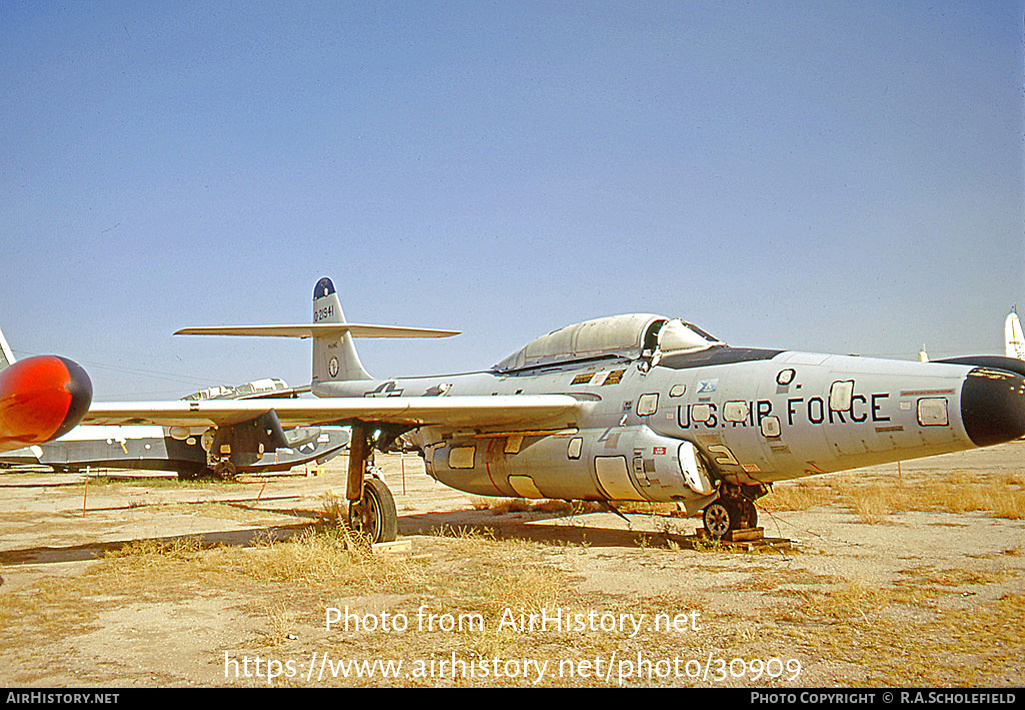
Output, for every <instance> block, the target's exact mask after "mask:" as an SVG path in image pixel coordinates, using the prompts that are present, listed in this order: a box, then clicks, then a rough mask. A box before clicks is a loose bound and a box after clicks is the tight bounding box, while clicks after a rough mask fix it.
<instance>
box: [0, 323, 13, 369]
mask: <svg viewBox="0 0 1025 710" xmlns="http://www.w3.org/2000/svg"><path fill="white" fill-rule="evenodd" d="M13 364H14V353H12V352H11V346H10V345H8V344H7V341H6V340H5V339H4V334H3V331H0V370H2V369H4V368H5V367H7V366H8V365H13Z"/></svg>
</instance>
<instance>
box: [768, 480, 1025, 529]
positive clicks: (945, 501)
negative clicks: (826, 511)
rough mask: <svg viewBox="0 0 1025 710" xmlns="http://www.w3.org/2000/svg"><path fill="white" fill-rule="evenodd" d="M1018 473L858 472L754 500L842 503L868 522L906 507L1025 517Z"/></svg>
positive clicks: (1024, 490)
mask: <svg viewBox="0 0 1025 710" xmlns="http://www.w3.org/2000/svg"><path fill="white" fill-rule="evenodd" d="M1022 480H1023V476H1022V475H1021V474H995V475H985V474H979V475H968V474H963V473H955V474H949V475H947V476H944V477H942V478H932V477H917V478H914V479H906V480H900V479H891V480H888V481H887V480H879V479H878V477H877V478H876V479H875V480H867V479H861V478H859V477H858V475H857V474H856V473H853V474H852V473H847V474H841V475H834V476H823V477H821V478H817V479H811V480H807V481H796V482H784V483H779V484H777V485H776V486H775V487H774V489H773V491H772V492H771V493H770V494H769V495H767V496H765V497H764V498H762V499H760V500H759V501H758V505H759V507H760V508H762V509H764V510H768V511H784V510H807V509H809V508H812V507H814V506H816V505H841V506H843V507H846V508H849V509H851V510H852V511H854V513H855V514H856V515H857V516H858V518H859V520H861V521H862V522H866V523H876V522H879V521H881V520H883V519H884V518H885V517H886V516H887V515H891V514H893V513H902V512H908V511H913V510H915V511H942V512H948V513H970V512H986V513H989V514H990V515H992V516H993V517H996V518H1006V519H1009V520H1022V519H1023V518H1025V485H1023V483H1022Z"/></svg>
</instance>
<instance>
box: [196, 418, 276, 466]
mask: <svg viewBox="0 0 1025 710" xmlns="http://www.w3.org/2000/svg"><path fill="white" fill-rule="evenodd" d="M202 444H203V448H204V449H206V452H207V462H208V464H210V465H211V466H212V467H214V466H215V465H216V464H220V463H224V462H230V464H231V465H232V466H248V465H251V464H253V463H256V462H257V461H259V460H260V459H261V458H263V455H264V453H266V452H270V451H274V450H275V449H278V448H288V446H289V443H288V439H287V438H286V437H285V432H284V430H283V429H282V428H281V422H279V421H278V415H277V414H275V413H274V412H273V411H270V412H267V413H266V414H263V415H261V416H259V417H257V418H256V419H251V420H249V421H247V422H240V423H239V424H232V425H230V426H221V427H217V428H216V429H208V430H207V431H206V432H205V433H204V434H203V438H202Z"/></svg>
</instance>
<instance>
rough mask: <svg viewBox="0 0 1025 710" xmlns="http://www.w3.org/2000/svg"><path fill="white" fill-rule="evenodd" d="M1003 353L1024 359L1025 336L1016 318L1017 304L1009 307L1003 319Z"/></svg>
mask: <svg viewBox="0 0 1025 710" xmlns="http://www.w3.org/2000/svg"><path fill="white" fill-rule="evenodd" d="M1004 354H1005V355H1006V356H1007V357H1013V358H1017V359H1019V360H1025V336H1023V334H1022V330H1021V321H1020V320H1018V313H1017V306H1015V307H1014V308H1013V309H1011V312H1010V313H1008V314H1007V318H1006V320H1004Z"/></svg>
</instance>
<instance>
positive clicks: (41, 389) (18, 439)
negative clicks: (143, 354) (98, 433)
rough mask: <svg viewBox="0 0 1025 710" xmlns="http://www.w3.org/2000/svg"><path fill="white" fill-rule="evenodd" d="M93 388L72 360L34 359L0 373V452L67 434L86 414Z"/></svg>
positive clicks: (55, 358)
mask: <svg viewBox="0 0 1025 710" xmlns="http://www.w3.org/2000/svg"><path fill="white" fill-rule="evenodd" d="M92 396H93V386H92V382H90V380H89V376H88V375H87V374H86V373H85V370H83V369H82V368H81V367H79V366H78V365H77V364H76V363H74V362H72V361H71V360H67V359H65V358H62V357H57V356H55V355H39V356H37V357H30V358H27V359H25V360H20V361H18V362H16V363H14V364H13V365H11V366H10V367H8V368H6V369H4V370H0V451H8V450H10V449H17V448H20V447H22V446H28V445H30V444H41V443H43V442H46V441H50V440H51V439H55V438H57V437H58V436H61V435H62V434H65V433H67V432H68V431H69V430H70V429H72V428H73V427H75V425H77V424H78V422H79V421H81V419H82V417H83V416H84V415H85V413H86V412H87V411H88V410H89V404H90V403H91V402H92Z"/></svg>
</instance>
